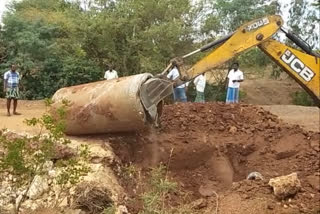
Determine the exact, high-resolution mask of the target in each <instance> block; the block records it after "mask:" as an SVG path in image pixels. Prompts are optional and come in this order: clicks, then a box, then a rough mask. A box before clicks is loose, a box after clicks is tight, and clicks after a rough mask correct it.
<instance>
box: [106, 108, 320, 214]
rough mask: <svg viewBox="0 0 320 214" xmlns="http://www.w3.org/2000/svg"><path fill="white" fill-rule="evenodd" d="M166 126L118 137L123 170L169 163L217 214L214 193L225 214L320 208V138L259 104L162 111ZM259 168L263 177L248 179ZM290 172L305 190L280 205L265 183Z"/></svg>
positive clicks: (185, 187) (184, 191) (185, 189)
mask: <svg viewBox="0 0 320 214" xmlns="http://www.w3.org/2000/svg"><path fill="white" fill-rule="evenodd" d="M161 125H162V127H161V128H160V129H157V130H149V131H147V132H145V133H140V134H138V135H135V136H134V137H133V136H127V137H123V136H121V137H117V136H113V137H112V140H111V145H112V147H113V149H114V151H115V153H116V155H117V156H118V157H119V158H120V159H121V160H122V163H123V164H124V165H128V164H133V165H134V166H135V167H138V168H139V169H141V170H142V171H147V170H148V169H149V168H150V167H155V166H157V165H158V164H159V163H163V164H165V165H166V166H167V167H168V169H169V175H170V177H171V179H172V180H174V181H177V182H178V184H179V189H180V194H181V195H184V196H185V195H187V196H188V199H187V200H188V201H189V202H191V201H195V200H197V199H201V198H206V199H207V200H208V201H212V204H210V205H209V206H208V207H207V209H212V207H213V206H215V202H214V200H213V199H214V198H215V196H214V194H213V193H214V192H217V193H218V194H219V195H220V200H221V203H220V206H219V210H220V213H224V214H228V213H258V212H260V213H299V212H307V213H308V212H312V211H314V212H315V211H316V210H319V209H320V206H319V200H320V193H319V189H317V188H318V187H316V186H314V185H313V186H312V181H311V182H310V178H312V179H316V180H315V182H316V183H317V182H318V183H319V175H320V173H319V169H320V168H319V164H320V163H319V158H320V153H319V139H320V135H319V133H315V132H309V131H304V130H303V129H302V128H300V127H299V126H297V125H295V126H290V125H287V124H285V123H284V122H282V121H281V120H279V119H278V118H277V116H275V115H273V114H271V113H269V112H267V111H265V110H263V109H262V108H260V107H256V106H251V105H225V104H223V103H206V104H194V103H193V104H191V103H187V104H175V105H169V106H165V108H164V112H163V116H162V118H161ZM254 171H257V172H260V173H261V174H262V175H263V177H264V180H263V181H248V180H246V177H247V175H248V174H249V173H250V172H254ZM292 172H297V173H298V176H299V178H300V180H301V182H302V185H303V189H302V192H300V193H298V194H297V195H296V196H295V197H294V198H293V199H290V202H289V201H282V202H281V201H277V200H276V199H275V197H274V195H273V194H272V190H271V189H270V188H269V187H268V184H267V183H268V180H269V179H270V178H273V177H277V176H281V175H287V174H290V173H292ZM124 184H126V183H125V182H124ZM135 185H137V184H134V185H132V184H129V185H128V186H127V189H128V190H129V189H133V188H134V186H135ZM128 192H130V191H128ZM135 196H136V195H132V196H131V197H135ZM170 201H171V202H170V203H173V202H174V197H173V196H172V198H170ZM176 203H177V204H178V203H179V202H178V201H176ZM285 207H286V208H285ZM130 208H131V212H133V213H135V212H137V210H138V209H139V207H137V204H135V205H134V206H133V205H132V207H130ZM204 209H206V208H204ZM203 212H205V210H203Z"/></svg>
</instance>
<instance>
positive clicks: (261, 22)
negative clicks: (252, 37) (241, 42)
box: [246, 18, 270, 31]
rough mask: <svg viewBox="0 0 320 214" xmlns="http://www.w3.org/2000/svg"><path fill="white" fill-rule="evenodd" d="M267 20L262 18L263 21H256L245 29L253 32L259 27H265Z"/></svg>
mask: <svg viewBox="0 0 320 214" xmlns="http://www.w3.org/2000/svg"><path fill="white" fill-rule="evenodd" d="M269 23H270V22H269V19H268V18H263V19H259V20H258V21H256V22H254V23H252V24H251V25H249V26H248V27H246V29H247V31H252V30H255V29H257V28H259V27H261V26H264V25H267V24H269Z"/></svg>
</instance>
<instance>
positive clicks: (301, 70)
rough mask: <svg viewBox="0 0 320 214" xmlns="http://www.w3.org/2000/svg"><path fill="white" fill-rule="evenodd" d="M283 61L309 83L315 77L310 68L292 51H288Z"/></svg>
mask: <svg viewBox="0 0 320 214" xmlns="http://www.w3.org/2000/svg"><path fill="white" fill-rule="evenodd" d="M281 60H282V61H283V62H285V63H286V64H287V65H288V66H289V67H290V68H291V69H292V70H294V71H295V72H296V73H298V74H299V75H300V76H301V77H302V79H304V80H305V81H307V82H309V81H311V80H312V78H313V77H314V75H315V73H314V72H313V71H312V70H311V69H310V68H308V67H307V66H306V65H305V64H304V63H303V62H302V61H301V60H300V59H299V58H298V57H297V56H295V55H294V54H293V53H292V52H291V51H290V50H286V51H285V52H284V54H283V55H282V56H281Z"/></svg>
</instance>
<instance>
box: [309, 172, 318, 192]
mask: <svg viewBox="0 0 320 214" xmlns="http://www.w3.org/2000/svg"><path fill="white" fill-rule="evenodd" d="M307 181H308V183H309V184H310V186H312V188H314V189H316V190H318V191H320V177H318V176H313V175H311V176H308V177H307Z"/></svg>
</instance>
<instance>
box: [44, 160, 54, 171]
mask: <svg viewBox="0 0 320 214" xmlns="http://www.w3.org/2000/svg"><path fill="white" fill-rule="evenodd" d="M52 168H53V162H52V161H46V162H45V163H44V164H43V170H45V171H50V170H52Z"/></svg>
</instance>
